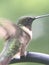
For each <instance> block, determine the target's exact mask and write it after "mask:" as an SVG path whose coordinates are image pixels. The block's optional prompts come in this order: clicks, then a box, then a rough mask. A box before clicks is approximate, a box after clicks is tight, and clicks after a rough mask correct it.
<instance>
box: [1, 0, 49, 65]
mask: <svg viewBox="0 0 49 65" xmlns="http://www.w3.org/2000/svg"><path fill="white" fill-rule="evenodd" d="M48 13H49V0H0V17H3V18H7V19H10V20H12V21H13V22H16V20H18V18H19V17H21V16H27V15H30V16H36V15H42V14H48ZM36 21H37V23H38V21H39V22H41V19H39V20H36ZM43 21H44V22H43ZM42 23H43V26H44V35H43V36H41V37H38V38H37V39H33V41H32V42H31V44H30V45H29V47H28V51H35V52H43V53H49V17H46V18H44V19H42ZM35 24H36V23H35ZM34 27H35V26H34ZM39 28H40V27H39ZM40 29H41V28H40ZM1 43H2V42H1V41H0V50H1V49H2V47H3V43H2V44H1ZM27 64H28V65H30V64H31V65H42V64H36V63H18V65H27ZM13 65H16V64H13Z"/></svg>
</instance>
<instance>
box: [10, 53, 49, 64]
mask: <svg viewBox="0 0 49 65" xmlns="http://www.w3.org/2000/svg"><path fill="white" fill-rule="evenodd" d="M20 62H35V63H41V64H48V65H49V55H48V54H44V53H38V52H27V53H26V56H25V57H24V56H22V57H21V58H13V59H12V60H11V62H10V64H13V63H20Z"/></svg>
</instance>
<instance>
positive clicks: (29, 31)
mask: <svg viewBox="0 0 49 65" xmlns="http://www.w3.org/2000/svg"><path fill="white" fill-rule="evenodd" d="M20 28H21V29H22V30H24V31H25V32H26V33H27V34H28V35H29V36H30V38H31V39H32V31H31V30H29V29H28V28H27V27H25V26H21V27H20Z"/></svg>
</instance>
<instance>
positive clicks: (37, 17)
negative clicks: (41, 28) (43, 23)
mask: <svg viewBox="0 0 49 65" xmlns="http://www.w3.org/2000/svg"><path fill="white" fill-rule="evenodd" d="M48 16H49V14H45V15H41V16H36V17H35V19H39V18H43V17H48Z"/></svg>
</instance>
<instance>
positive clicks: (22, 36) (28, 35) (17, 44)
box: [0, 14, 49, 65]
mask: <svg viewBox="0 0 49 65" xmlns="http://www.w3.org/2000/svg"><path fill="white" fill-rule="evenodd" d="M47 16H49V14H46V15H41V16H35V17H32V16H25V17H21V18H20V19H19V20H18V23H17V24H15V23H12V22H11V21H9V20H7V19H4V18H1V19H0V37H2V38H4V40H5V46H4V48H3V51H2V52H1V54H0V65H4V64H5V65H8V64H9V62H10V61H11V58H12V57H13V56H14V55H15V54H17V53H18V52H19V53H20V57H21V56H25V51H26V48H27V46H28V45H29V42H30V41H31V40H32V23H33V21H34V20H36V19H39V18H43V17H47ZM13 41H14V42H13Z"/></svg>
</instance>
